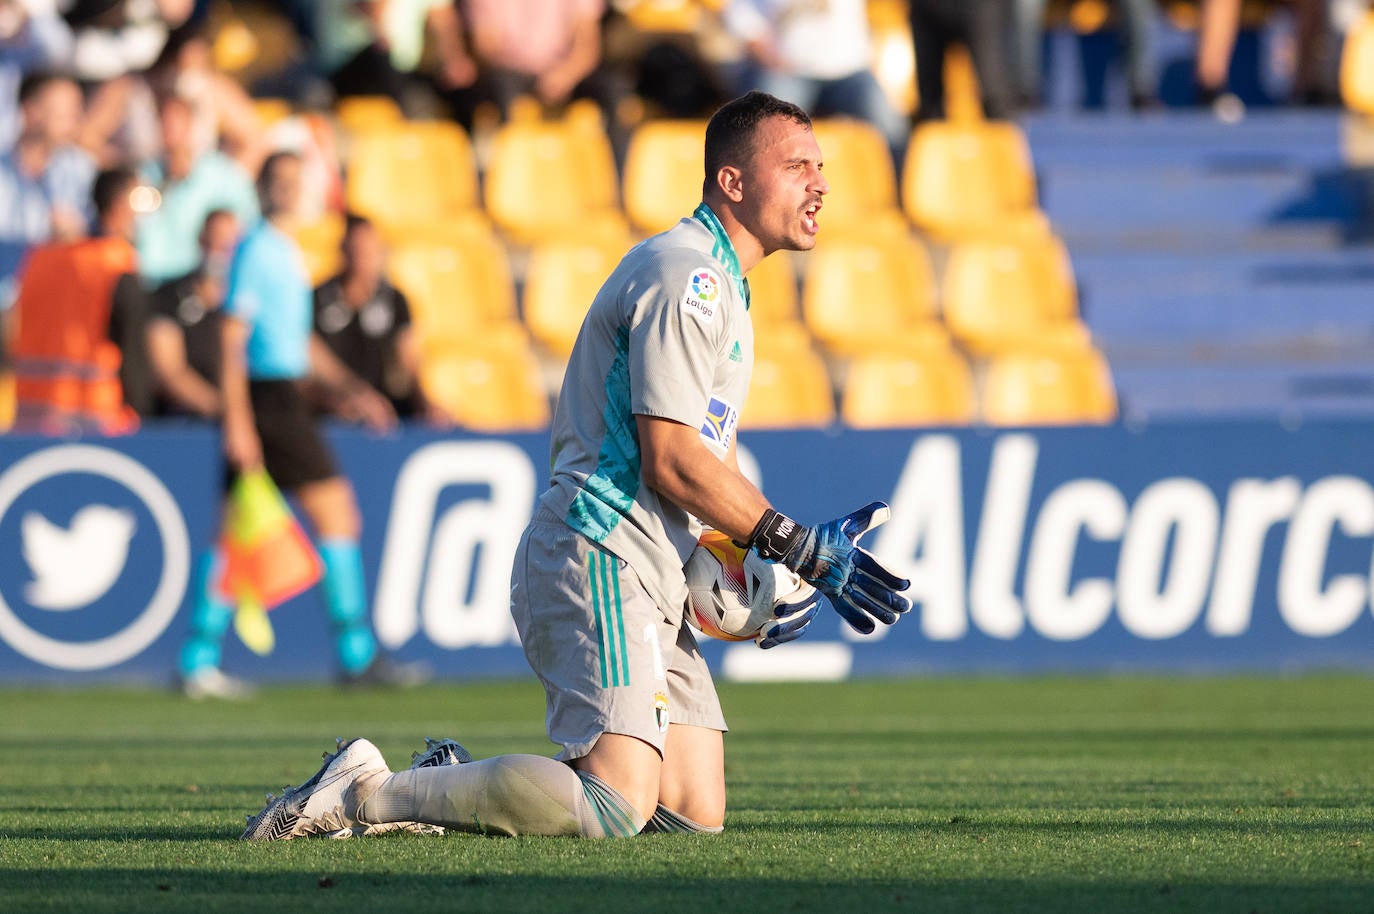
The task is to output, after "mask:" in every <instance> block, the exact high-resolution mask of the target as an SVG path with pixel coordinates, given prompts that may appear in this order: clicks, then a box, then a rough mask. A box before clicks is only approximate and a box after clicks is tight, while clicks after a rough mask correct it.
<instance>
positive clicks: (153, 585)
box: [0, 444, 190, 670]
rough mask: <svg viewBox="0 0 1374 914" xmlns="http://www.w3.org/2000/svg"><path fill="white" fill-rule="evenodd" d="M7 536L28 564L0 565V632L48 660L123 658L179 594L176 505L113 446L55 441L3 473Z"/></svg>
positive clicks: (182, 543)
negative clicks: (151, 569) (150, 570)
mask: <svg viewBox="0 0 1374 914" xmlns="http://www.w3.org/2000/svg"><path fill="white" fill-rule="evenodd" d="M14 540H18V543H19V548H18V550H16V551H18V552H19V553H20V554H21V555H22V556H23V558H24V561H23V562H22V563H20V562H10V563H7V565H6V566H4V567H3V568H0V638H3V640H4V641H5V642H7V643H8V644H9V646H10V647H12V648H13V649H14V650H16V651H18V652H19V653H21V654H23V655H24V656H26V657H28V658H30V659H31V660H34V661H36V662H38V663H42V664H45V665H47V666H50V667H55V668H58V669H66V670H95V669H102V668H105V667H111V666H115V665H117V664H119V663H122V662H123V661H125V660H128V659H129V658H130V657H133V656H135V655H137V654H138V653H139V652H141V651H142V650H143V649H144V648H146V647H147V646H148V645H150V644H152V643H153V642H154V641H156V640H157V638H158V636H160V635H161V634H162V633H163V632H164V631H165V630H166V628H167V625H168V623H170V622H171V620H172V618H173V617H174V616H175V615H176V612H177V609H178V607H179V606H180V604H181V598H182V596H183V594H184V593H185V589H186V581H187V577H188V571H189V569H190V540H189V537H188V536H187V533H186V523H185V520H184V518H183V517H182V514H181V509H180V508H179V507H178V506H177V504H176V501H175V499H174V498H173V497H172V495H171V493H170V492H168V491H167V488H166V487H165V486H164V485H163V484H162V482H161V481H160V480H159V479H158V478H157V477H156V476H155V475H153V473H151V472H150V471H149V470H148V469H147V468H146V467H144V466H143V465H142V464H140V463H138V462H137V461H135V460H133V459H131V458H129V457H127V456H125V455H123V454H120V453H118V452H116V451H113V450H110V449H108V448H103V447H96V446H93V445H76V444H69V445H58V446H56V447H50V448H46V449H44V450H41V451H38V452H36V453H33V454H30V455H28V456H27V457H24V458H23V459H22V460H19V461H17V462H16V463H14V464H13V465H12V466H10V467H9V468H8V469H6V470H5V471H4V473H3V474H0V542H5V541H9V542H13V541H14ZM153 563H155V565H156V568H157V573H156V574H155V575H154V574H146V573H144V572H145V571H146V570H147V569H148V568H149V567H150V565H151V564H153ZM131 566H134V567H131Z"/></svg>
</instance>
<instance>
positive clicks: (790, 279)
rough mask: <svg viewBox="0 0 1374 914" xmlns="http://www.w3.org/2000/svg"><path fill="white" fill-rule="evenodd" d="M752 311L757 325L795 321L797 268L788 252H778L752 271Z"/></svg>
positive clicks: (760, 262) (750, 300) (750, 311)
mask: <svg viewBox="0 0 1374 914" xmlns="http://www.w3.org/2000/svg"><path fill="white" fill-rule="evenodd" d="M748 278H749V313H750V315H751V316H752V317H753V320H754V325H755V326H756V327H757V326H761V325H768V324H779V323H795V322H796V320H797V271H796V270H795V269H794V268H793V266H792V260H791V258H790V256H789V255H788V254H787V252H786V251H777V252H775V253H773V254H771V255H769V256H767V257H765V258H763V260H761V261H759V262H758V264H757V265H756V266H755V267H754V269H752V270H750V271H749V277H748Z"/></svg>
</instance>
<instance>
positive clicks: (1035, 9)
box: [1012, 0, 1159, 111]
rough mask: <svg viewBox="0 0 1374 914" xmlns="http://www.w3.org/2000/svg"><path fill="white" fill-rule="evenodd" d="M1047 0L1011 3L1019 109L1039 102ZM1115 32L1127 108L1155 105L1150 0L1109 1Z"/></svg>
mask: <svg viewBox="0 0 1374 914" xmlns="http://www.w3.org/2000/svg"><path fill="white" fill-rule="evenodd" d="M1046 3H1047V0H1014V4H1013V16H1014V23H1013V25H1014V28H1013V34H1012V40H1013V41H1014V43H1015V50H1016V90H1017V94H1018V96H1019V101H1020V103H1021V106H1022V107H1024V108H1038V107H1040V105H1041V104H1042V103H1043V101H1044V100H1043V98H1042V96H1041V82H1042V79H1043V69H1044V54H1043V51H1044V39H1045V6H1046ZM1113 5H1114V6H1115V7H1116V15H1117V31H1118V32H1119V33H1120V36H1121V41H1122V43H1123V45H1124V47H1125V49H1126V82H1127V86H1128V88H1129V91H1130V98H1131V107H1132V108H1133V109H1135V110H1137V111H1142V110H1146V109H1149V108H1151V107H1153V106H1155V105H1156V104H1157V99H1156V96H1157V93H1158V86H1159V74H1158V73H1157V72H1156V69H1155V58H1154V36H1155V16H1156V6H1155V3H1154V2H1153V0H1113Z"/></svg>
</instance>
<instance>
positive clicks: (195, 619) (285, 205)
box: [179, 152, 423, 698]
mask: <svg viewBox="0 0 1374 914" xmlns="http://www.w3.org/2000/svg"><path fill="white" fill-rule="evenodd" d="M257 187H258V194H259V202H260V206H261V211H262V218H261V219H260V220H259V221H258V222H257V223H256V224H255V225H253V226H252V227H251V228H250V229H249V230H248V232H247V233H246V234H245V235H244V237H243V239H242V240H241V241H240V242H239V244H238V246H237V247H236V248H235V251H234V256H233V261H232V263H231V264H230V267H229V277H228V282H227V287H226V291H225V301H224V305H223V306H222V308H223V310H222V314H223V317H222V318H221V346H222V349H221V354H220V355H221V366H220V392H221V395H222V397H223V404H224V411H223V418H222V428H223V440H224V452H225V456H226V457H227V459H228V469H229V470H230V471H231V472H232V473H244V472H248V471H252V470H256V469H259V468H265V469H266V470H267V473H268V474H269V475H270V476H271V477H272V480H273V481H274V482H275V483H276V484H277V486H278V487H279V488H281V489H282V491H283V492H285V493H286V494H288V495H293V496H295V497H296V499H297V500H298V501H299V504H300V507H301V509H302V510H303V511H304V513H305V515H306V518H307V519H308V521H309V523H310V526H311V528H312V529H313V532H314V534H315V536H316V538H317V547H318V549H319V553H320V558H321V560H322V561H323V565H324V577H323V580H322V581H321V589H322V590H323V593H324V600H325V606H326V608H327V610H328V613H329V620H330V623H331V626H332V628H333V630H334V648H335V653H336V655H337V657H338V662H339V667H340V671H341V679H342V681H343V682H344V683H347V684H352V685H373V684H378V685H407V684H413V683H415V682H417V681H418V680H419V679H421V678H423V674H422V673H421V672H420V671H419V670H418V669H417V668H415V667H412V666H409V665H405V664H397V663H394V662H393V661H391V660H390V659H389V658H387V657H385V656H383V655H382V654H381V653H380V652H379V651H378V647H377V640H376V637H375V636H374V635H373V633H372V628H371V625H370V624H369V620H368V613H367V602H368V601H367V590H366V586H365V582H364V579H363V559H362V550H361V547H360V545H359V537H360V535H361V532H362V531H361V526H362V519H361V517H360V515H359V512H358V505H357V502H356V500H355V498H354V495H353V487H352V485H351V484H350V483H349V481H348V479H347V478H346V477H344V476H343V475H342V473H340V471H339V469H338V467H337V465H336V464H335V461H334V455H333V453H332V452H331V451H330V449H329V446H328V444H326V442H325V440H324V436H323V435H322V433H321V430H320V428H319V425H318V423H317V422H316V420H315V417H314V416H312V415H311V413H310V409H309V407H308V405H307V403H306V399H305V395H304V393H303V391H302V386H303V384H304V383H305V382H306V381H307V380H311V381H313V382H315V383H317V384H319V385H320V386H321V387H323V388H324V389H326V390H328V391H330V393H331V395H332V396H333V397H334V398H335V399H336V400H337V401H338V402H340V403H344V402H347V403H348V409H350V410H351V411H353V412H355V413H356V414H357V415H360V416H364V417H367V419H368V421H369V424H371V425H373V427H376V428H386V427H390V425H392V424H394V422H395V414H394V413H393V412H392V411H391V405H390V404H389V403H387V401H386V400H385V399H384V398H383V397H381V396H380V395H379V394H377V393H376V392H375V391H373V390H371V389H370V388H367V387H366V385H361V386H360V385H356V384H353V383H352V379H351V378H349V377H346V376H339V375H337V374H333V373H332V368H333V366H332V365H331V363H328V362H324V363H321V362H318V361H312V358H311V356H312V349H313V347H312V345H311V329H310V325H311V295H310V281H309V279H308V278H307V276H306V274H305V269H304V266H303V263H302V260H301V254H300V250H299V248H297V247H296V243H295V242H294V241H293V240H292V239H291V236H290V235H288V234H287V233H286V231H285V227H286V226H287V225H288V224H289V221H290V219H291V216H292V214H293V212H294V211H295V209H296V207H297V205H298V202H299V197H300V189H301V160H300V157H299V156H297V155H296V154H294V153H290V152H276V153H273V154H272V155H270V156H268V157H267V159H266V161H264V162H263V165H262V169H261V171H260V172H259V174H258V181H257ZM221 568H222V559H221V558H220V556H219V555H218V553H217V550H211V551H210V552H208V553H207V554H206V555H204V556H203V557H202V559H201V561H200V565H199V567H198V569H197V574H196V577H195V579H194V580H193V582H192V588H193V589H192V593H193V594H194V597H193V599H194V600H195V601H196V603H195V607H194V608H193V611H192V617H191V622H192V630H191V634H190V637H189V638H188V640H187V641H186V642H185V644H184V645H183V648H182V652H181V656H180V661H179V671H180V674H181V681H182V688H183V691H184V692H185V693H186V694H187V695H188V696H190V697H192V698H206V697H213V698H238V697H242V696H243V695H244V693H245V687H244V684H243V683H241V682H239V681H238V680H236V679H234V678H232V677H229V676H227V675H225V674H224V673H223V672H221V671H220V669H219V662H220V656H221V651H220V644H221V642H222V639H223V636H224V632H225V631H226V629H227V628H228V625H229V622H230V621H231V619H232V616H233V610H232V607H231V606H229V604H228V603H227V602H225V599H224V597H223V595H221V594H219V593H218V588H217V586H216V583H217V581H218V579H219V576H220V569H221Z"/></svg>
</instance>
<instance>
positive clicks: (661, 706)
mask: <svg viewBox="0 0 1374 914" xmlns="http://www.w3.org/2000/svg"><path fill="white" fill-rule="evenodd" d="M654 724H655V725H656V726H657V727H658V732H659V733H667V732H668V696H667V695H664V694H663V693H662V692H655V693H654Z"/></svg>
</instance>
